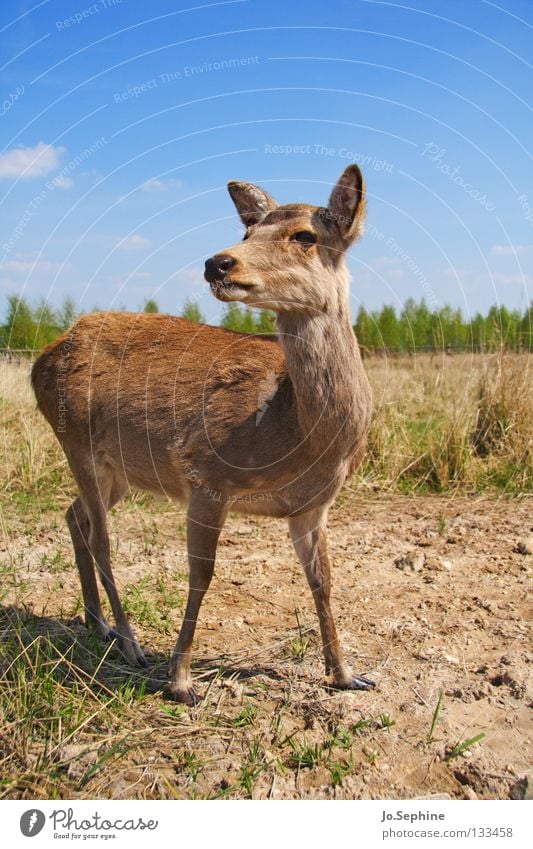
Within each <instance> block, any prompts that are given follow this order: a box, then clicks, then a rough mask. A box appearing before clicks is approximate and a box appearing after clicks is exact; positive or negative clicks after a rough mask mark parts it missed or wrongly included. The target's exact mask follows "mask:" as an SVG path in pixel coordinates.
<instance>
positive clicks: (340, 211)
mask: <svg viewBox="0 0 533 849" xmlns="http://www.w3.org/2000/svg"><path fill="white" fill-rule="evenodd" d="M328 211H329V213H330V216H331V218H332V219H333V220H334V221H335V222H336V223H337V226H338V228H339V230H340V231H341V233H342V235H343V236H344V238H345V239H348V240H349V241H350V242H353V241H354V239H357V237H358V236H360V235H361V234H362V232H363V222H364V217H365V183H364V180H363V175H362V174H361V170H360V168H359V166H358V165H349V166H348V168H347V169H346V170H345V171H343V173H342V174H341V176H340V178H339V181H338V183H337V185H336V186H335V188H334V189H333V191H332V193H331V197H330V199H329V204H328Z"/></svg>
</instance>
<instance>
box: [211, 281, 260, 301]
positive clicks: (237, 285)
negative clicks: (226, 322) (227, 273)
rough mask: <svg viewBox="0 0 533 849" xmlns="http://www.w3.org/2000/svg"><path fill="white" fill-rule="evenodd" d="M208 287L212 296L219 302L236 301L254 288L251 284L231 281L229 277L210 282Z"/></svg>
mask: <svg viewBox="0 0 533 849" xmlns="http://www.w3.org/2000/svg"><path fill="white" fill-rule="evenodd" d="M209 285H210V286H211V291H212V293H213V295H214V296H215V297H216V298H218V299H219V301H238V300H239V298H240V297H242V296H243V295H247V294H248V293H249V292H250V291H251V290H252V289H253V288H254V284H253V283H241V282H240V280H239V281H237V280H231V279H230V278H229V277H224V279H223V280H211V281H209Z"/></svg>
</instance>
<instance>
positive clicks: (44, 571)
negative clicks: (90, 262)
mask: <svg viewBox="0 0 533 849" xmlns="http://www.w3.org/2000/svg"><path fill="white" fill-rule="evenodd" d="M366 366H367V369H368V372H369V375H370V378H371V382H372V385H373V388H374V395H375V417H374V422H373V426H372V432H371V439H370V444H369V451H368V455H367V459H366V460H365V463H364V465H363V467H362V469H361V470H360V472H359V474H358V476H357V477H355V478H354V479H353V480H352V481H350V482H349V484H348V486H347V487H346V488H345V490H344V491H343V493H342V494H341V496H340V497H339V499H338V501H337V503H336V505H335V506H334V508H333V509H332V511H331V519H330V549H331V553H332V557H333V561H334V573H333V580H334V609H335V611H336V614H337V621H338V626H339V631H340V636H341V641H342V643H343V645H344V647H345V650H346V653H347V655H348V657H349V659H350V660H351V662H352V663H353V666H354V669H355V671H357V672H361V673H363V674H368V675H370V677H373V678H374V679H375V680H376V681H377V683H378V686H377V688H376V689H375V690H374V691H372V692H370V693H357V692H355V693H340V692H331V691H328V690H326V689H325V688H324V686H323V680H322V675H323V670H322V659H321V650H320V641H319V634H318V627H317V622H316V619H315V614H314V610H313V606H312V599H311V596H310V593H309V591H308V589H307V587H306V585H305V580H304V577H303V575H302V574H301V571H300V568H299V566H298V564H297V562H296V558H295V555H294V554H293V551H292V547H291V545H290V541H289V538H288V533H287V531H286V526H285V524H284V523H282V522H279V521H274V520H269V519H256V518H253V519H250V518H243V517H239V516H232V517H230V519H229V521H228V523H227V525H226V528H225V530H224V533H223V536H222V539H221V543H220V548H219V557H218V562H217V571H216V576H215V579H214V581H213V584H212V587H211V590H210V592H209V593H208V595H207V598H206V601H205V603H204V606H203V608H202V612H201V616H200V622H199V628H198V632H197V640H196V646H195V664H194V666H195V671H194V674H195V678H196V680H197V682H198V684H199V687H200V689H201V691H202V695H203V696H204V698H203V700H202V702H201V703H200V705H199V706H198V707H197V708H194V709H193V710H189V709H187V708H184V707H182V706H180V705H176V704H174V703H172V702H170V701H167V700H166V699H165V698H164V695H163V693H162V688H163V686H164V683H165V679H166V665H167V660H168V655H169V652H170V649H171V647H172V645H173V642H174V640H175V636H176V633H177V630H178V628H179V625H180V621H181V615H182V612H183V605H184V599H185V591H186V585H187V567H186V558H185V538H184V518H185V516H184V511H183V509H182V508H181V507H180V506H178V505H174V504H171V503H169V502H167V501H155V500H154V499H152V498H151V497H147V496H145V495H142V494H139V493H134V494H132V495H131V496H130V497H129V498H128V499H127V500H126V501H125V502H124V503H123V504H122V505H120V506H119V507H118V508H117V509H116V510H114V511H113V514H112V517H111V535H112V543H113V562H114V572H115V575H116V578H117V582H118V584H119V586H120V588H121V595H122V598H123V600H124V602H125V606H126V607H127V610H128V613H129V615H130V618H131V620H132V622H133V624H134V627H135V630H136V633H137V635H138V637H139V638H140V641H141V642H142V643H143V645H145V646H146V647H147V650H148V652H149V653H150V668H149V670H148V673H146V672H139V673H132V671H131V669H129V668H128V667H126V666H124V665H123V664H122V662H121V659H120V656H119V655H118V653H117V652H116V649H115V647H114V645H109V646H101V645H100V644H98V643H97V642H95V641H94V639H93V638H92V637H91V636H90V635H89V634H88V633H87V631H86V630H85V627H84V625H83V623H82V610H81V602H80V591H79V585H78V578H77V573H76V569H75V566H74V564H73V561H72V551H71V546H70V538H69V536H68V531H67V529H66V525H65V523H64V520H63V513H64V510H65V508H66V507H67V506H68V504H69V502H70V500H71V497H72V493H73V484H72V481H71V479H70V476H69V474H68V470H67V469H66V465H65V461H64V459H63V457H62V455H61V452H60V450H59V448H58V446H57V445H56V444H55V442H54V438H53V436H52V434H51V432H49V430H48V428H47V426H46V424H45V422H44V421H43V420H42V419H41V418H40V416H39V415H38V414H37V412H36V411H35V405H34V402H33V399H32V397H31V393H30V391H29V386H28V384H27V366H26V365H24V364H19V365H17V364H14V363H4V364H2V365H1V366H0V369H1V373H0V392H1V394H2V398H3V404H2V440H3V445H2V464H3V467H4V468H3V475H2V478H3V496H4V498H3V504H2V508H1V514H0V519H1V527H2V543H1V545H0V549H1V550H0V568H1V571H2V583H1V588H2V589H1V591H2V605H1V608H0V616H1V623H0V624H1V632H0V633H1V636H0V639H1V643H0V672H1V677H0V735H1V736H0V739H1V743H0V798H27V799H30V798H31V799H38V798H65V799H67V798H68V799H74V798H150V799H152V798H188V799H190V798H274V799H279V798H281V799H292V798H298V799H300V798H302V799H304V798H308V799H309V798H323V799H334V798H335V799H346V798H349V799H353V798H413V797H428V796H432V795H435V794H447V795H449V796H450V797H452V798H459V799H462V798H467V799H473V798H486V799H494V798H509V796H511V797H512V798H523V796H524V794H525V793H527V792H529V793H530V792H531V780H530V782H529V785H528V784H527V779H526V775H527V772H528V769H529V768H530V767H529V765H530V764H531V759H532V758H531V755H532V746H531V720H530V707H531V689H530V678H531V660H532V654H531V651H530V647H531V632H530V630H529V626H528V619H530V617H529V615H528V598H527V590H528V585H529V583H530V576H531V567H532V565H533V556H532V552H533V519H532V516H531V499H530V496H529V493H530V492H531V489H532V481H533V459H532V446H533V442H532V437H533V397H532V396H533V390H532V388H531V387H532V381H531V374H530V368H531V367H530V362H529V359H528V357H527V356H526V355H507V356H504V357H501V356H492V357H482V356H479V355H478V356H473V357H469V356H468V355H462V356H455V357H446V356H442V357H439V356H434V357H430V356H427V357H418V358H417V357H413V358H403V359H397V360H390V359H388V360H387V359H371V360H368V361H367V363H366ZM529 612H530V607H529ZM528 787H529V790H528Z"/></svg>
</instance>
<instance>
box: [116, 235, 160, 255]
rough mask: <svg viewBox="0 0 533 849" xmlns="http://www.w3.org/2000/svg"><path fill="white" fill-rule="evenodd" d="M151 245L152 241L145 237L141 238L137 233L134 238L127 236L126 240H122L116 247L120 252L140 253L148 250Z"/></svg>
mask: <svg viewBox="0 0 533 849" xmlns="http://www.w3.org/2000/svg"><path fill="white" fill-rule="evenodd" d="M151 245H152V243H151V241H150V239H145V238H144V236H139V234H138V233H135V235H133V236H126V237H125V238H124V239H120V240H119V241H118V242H117V243H116V245H115V247H116V249H117V250H118V251H138V250H147V249H148V248H149V247H151Z"/></svg>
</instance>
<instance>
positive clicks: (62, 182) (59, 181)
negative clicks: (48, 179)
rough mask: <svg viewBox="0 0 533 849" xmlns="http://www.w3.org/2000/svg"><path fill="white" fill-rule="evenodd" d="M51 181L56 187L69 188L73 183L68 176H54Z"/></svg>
mask: <svg viewBox="0 0 533 849" xmlns="http://www.w3.org/2000/svg"><path fill="white" fill-rule="evenodd" d="M52 182H53V184H54V186H55V187H56V188H58V189H70V188H71V186H73V185H74V180H71V178H70V177H54V179H53V180H52Z"/></svg>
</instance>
